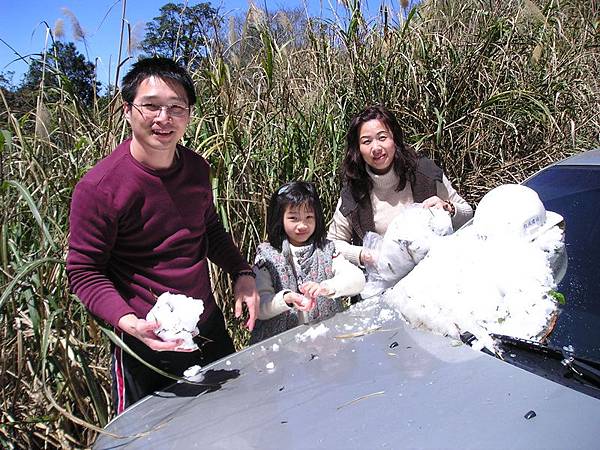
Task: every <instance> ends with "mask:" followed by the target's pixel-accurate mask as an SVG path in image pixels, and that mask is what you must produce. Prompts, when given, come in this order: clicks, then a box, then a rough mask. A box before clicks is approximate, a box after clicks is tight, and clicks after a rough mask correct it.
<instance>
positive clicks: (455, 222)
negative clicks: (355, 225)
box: [327, 166, 473, 265]
mask: <svg viewBox="0 0 600 450" xmlns="http://www.w3.org/2000/svg"><path fill="white" fill-rule="evenodd" d="M367 173H368V174H369V176H370V177H371V179H372V180H373V189H372V190H371V205H372V206H373V222H374V224H375V232H377V233H378V234H380V235H382V236H383V235H384V234H385V232H386V230H387V228H388V225H389V224H390V223H391V221H392V220H393V219H394V217H396V215H397V214H398V213H400V212H401V211H402V210H403V209H404V208H405V207H406V206H407V205H410V204H413V203H414V200H413V193H412V188H411V186H410V183H406V186H405V187H404V189H402V190H401V191H400V192H397V191H396V186H398V181H399V180H398V177H397V176H396V172H394V171H393V170H390V171H389V172H387V173H385V174H383V175H377V174H375V173H373V172H371V170H370V169H369V167H368V166H367ZM436 189H437V196H438V197H439V198H441V199H442V200H447V201H449V202H452V204H453V205H454V208H455V213H454V216H452V226H453V228H454V229H455V230H457V229H458V228H460V227H461V226H463V225H464V224H465V223H466V222H467V221H468V220H469V219H470V218H471V217H473V208H471V206H470V205H469V204H468V203H467V202H466V201H465V200H464V199H463V198H462V197H461V196H460V195H458V193H457V192H456V190H455V189H454V188H453V187H452V185H451V184H450V181H449V180H448V178H446V175H443V176H442V182H441V183H440V182H438V183H436ZM341 204H342V199H341V198H340V199H339V200H338V204H337V207H336V209H335V213H334V214H333V221H332V222H331V225H330V226H329V232H328V234H327V238H328V239H331V240H332V241H334V242H335V247H336V248H337V249H338V250H339V252H340V253H341V254H342V255H344V257H345V258H346V259H347V260H348V261H350V262H353V263H354V264H356V265H360V252H361V250H362V247H361V246H357V245H351V244H350V239H351V237H352V225H351V224H350V221H349V220H348V218H346V217H344V215H343V214H342V213H341V212H340V205H341Z"/></svg>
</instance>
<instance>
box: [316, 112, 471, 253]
mask: <svg viewBox="0 0 600 450" xmlns="http://www.w3.org/2000/svg"><path fill="white" fill-rule="evenodd" d="M343 179H344V185H343V187H342V192H341V195H340V200H339V201H338V204H337V208H336V210H335V213H334V215H333V222H332V224H331V226H330V227H329V233H328V236H327V238H328V239H331V240H333V241H335V244H336V248H337V249H338V251H339V252H340V253H342V254H343V255H344V257H345V258H346V259H348V260H349V261H351V262H353V263H355V264H358V265H366V264H369V263H370V259H371V255H370V254H369V253H368V252H366V251H363V248H362V239H363V237H364V235H365V234H366V233H367V232H368V231H375V232H376V233H379V234H381V235H383V234H384V233H385V231H386V230H387V227H388V225H389V224H390V222H391V221H392V219H393V218H394V217H395V216H396V215H397V214H398V213H399V212H400V211H402V209H403V208H405V207H406V205H409V204H413V203H421V204H422V205H423V207H426V208H440V209H444V210H445V211H448V213H449V214H450V215H451V217H452V225H453V227H454V229H457V228H459V227H460V226H462V225H463V224H464V223H465V222H467V221H468V220H469V219H470V218H471V217H472V216H473V209H472V208H471V206H469V204H468V203H467V202H466V201H465V200H464V199H463V198H462V197H461V196H460V195H458V193H457V192H456V191H455V190H454V188H453V187H452V185H451V184H450V181H448V178H446V176H445V175H444V173H443V172H442V170H441V169H440V168H439V167H438V166H437V165H436V164H435V163H434V162H433V161H431V160H430V159H428V158H426V157H424V156H418V155H417V154H416V152H415V151H414V150H413V149H412V147H410V146H408V145H406V144H405V143H404V138H403V133H402V129H401V128H400V125H399V124H398V121H397V120H396V118H395V117H394V115H393V114H392V113H391V112H390V111H389V110H387V109H386V108H384V107H382V106H371V107H369V108H366V109H365V110H363V111H362V112H361V113H359V114H358V115H357V116H356V117H354V119H352V121H351V122H350V127H349V130H348V134H347V149H346V157H345V159H344V163H343Z"/></svg>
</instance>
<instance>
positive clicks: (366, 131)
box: [358, 119, 396, 175]
mask: <svg viewBox="0 0 600 450" xmlns="http://www.w3.org/2000/svg"><path fill="white" fill-rule="evenodd" d="M358 143H359V150H360V154H361V155H362V157H363V159H364V160H365V163H367V164H368V165H369V167H370V169H371V171H372V172H373V173H376V174H378V175H383V174H384V173H387V172H388V171H389V170H390V169H391V168H392V163H393V162H394V154H395V153H396V144H395V143H394V136H393V135H392V132H391V130H390V129H389V128H388V127H387V126H386V125H385V124H384V123H383V122H382V121H381V120H379V119H373V120H369V121H367V122H365V123H363V124H362V125H361V126H360V127H359V129H358Z"/></svg>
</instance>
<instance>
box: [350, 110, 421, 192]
mask: <svg viewBox="0 0 600 450" xmlns="http://www.w3.org/2000/svg"><path fill="white" fill-rule="evenodd" d="M370 120H380V121H381V122H383V124H384V125H385V126H386V127H388V128H389V130H390V131H391V133H392V137H393V139H394V143H395V144H396V152H395V154H394V162H393V170H394V172H395V173H396V176H397V177H398V178H399V182H398V186H396V190H397V191H401V190H402V189H404V186H405V185H406V183H407V182H412V181H413V180H414V176H415V170H416V167H417V153H416V152H415V150H414V149H413V148H412V147H411V146H409V145H407V144H406V143H405V142H404V133H403V132H402V128H401V127H400V124H399V123H398V120H397V119H396V116H394V114H393V113H392V112H391V111H390V110H389V109H387V108H385V107H384V106H381V105H375V106H369V107H368V108H365V109H363V110H362V111H361V112H360V113H358V114H357V115H356V116H355V117H354V118H353V119H352V120H351V121H350V126H349V127H348V133H347V134H346V156H345V158H344V162H343V166H342V178H343V182H344V183H346V184H348V186H349V187H350V191H351V192H352V196H353V197H354V199H355V200H356V201H358V202H360V201H362V200H363V199H364V198H365V197H367V196H368V195H369V193H370V192H371V189H372V188H373V181H372V180H371V177H370V176H369V175H368V174H367V169H366V163H365V160H364V159H363V157H362V155H361V153H360V136H359V133H360V127H361V126H362V124H363V123H365V122H368V121H370Z"/></svg>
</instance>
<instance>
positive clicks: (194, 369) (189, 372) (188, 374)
mask: <svg viewBox="0 0 600 450" xmlns="http://www.w3.org/2000/svg"><path fill="white" fill-rule="evenodd" d="M201 371H202V366H198V365H196V366H191V367H188V368H187V369H186V370H185V371H184V372H183V377H184V378H187V379H193V378H194V377H196V376H197V375H198V374H199V373H200V372H201Z"/></svg>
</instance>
